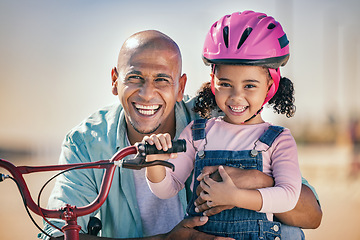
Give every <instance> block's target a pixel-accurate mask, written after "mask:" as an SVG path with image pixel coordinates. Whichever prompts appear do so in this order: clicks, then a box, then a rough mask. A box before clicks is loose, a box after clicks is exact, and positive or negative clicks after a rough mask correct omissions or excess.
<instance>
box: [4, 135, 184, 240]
mask: <svg viewBox="0 0 360 240" xmlns="http://www.w3.org/2000/svg"><path fill="white" fill-rule="evenodd" d="M172 146H173V147H172V148H170V149H168V151H163V150H157V149H156V147H155V145H149V144H147V143H140V144H138V145H137V146H129V147H126V148H123V149H121V150H119V151H118V152H116V153H115V154H114V155H113V156H112V157H111V159H109V160H99V161H96V162H89V163H75V164H66V165H47V166H15V165H14V164H12V163H11V162H9V161H7V160H4V159H1V158H0V167H2V168H4V169H6V170H7V171H9V173H10V174H11V175H12V176H10V175H5V174H2V173H0V182H2V181H4V180H6V179H11V180H13V181H14V182H15V183H16V185H17V187H18V189H19V191H20V195H21V197H22V199H23V203H24V205H25V209H26V211H27V213H28V215H29V217H30V218H31V220H32V221H33V223H34V224H35V225H36V227H37V228H38V229H39V230H40V231H42V232H43V233H44V234H46V235H48V234H47V233H45V232H44V231H43V230H42V229H41V228H40V227H39V226H38V225H37V224H36V222H35V221H34V219H33V218H32V216H31V214H30V212H29V210H28V209H30V210H31V211H32V212H34V213H35V214H37V215H39V216H41V217H42V218H43V219H44V220H45V221H46V222H48V223H49V224H51V223H50V222H49V221H48V220H47V219H46V218H58V219H62V220H65V225H64V226H63V227H62V228H61V229H60V228H58V227H56V226H54V225H52V224H51V225H52V226H53V227H55V228H57V229H59V230H60V231H62V232H63V233H64V240H79V234H80V229H81V227H80V226H79V225H78V224H77V218H78V217H81V216H84V215H87V214H90V213H92V212H94V211H96V210H97V209H98V208H100V207H101V205H102V204H103V203H104V202H105V200H106V198H107V195H108V193H109V191H110V187H111V184H112V179H113V176H114V172H115V168H116V167H123V168H130V169H134V170H140V169H142V168H144V167H149V166H154V165H163V166H166V167H169V168H172V169H173V170H174V165H173V164H171V163H169V162H166V161H161V160H155V161H151V162H146V161H145V159H146V156H147V155H150V154H163V153H175V152H185V151H186V143H185V140H183V139H180V140H177V141H173V142H172ZM131 154H136V155H135V157H134V158H131V159H126V160H124V157H126V156H128V155H131ZM84 168H98V169H105V171H104V175H103V179H102V183H101V189H100V191H99V194H98V196H97V197H96V199H95V200H94V201H93V202H91V203H90V204H88V205H86V206H82V207H76V206H71V205H70V204H66V206H65V207H62V208H60V209H57V210H54V209H45V208H42V207H40V196H41V193H42V191H43V189H44V188H45V186H46V185H47V184H48V183H49V182H50V181H51V180H53V179H54V178H55V177H57V176H59V175H60V174H63V173H65V172H67V171H71V170H75V169H84ZM45 171H61V172H59V173H58V174H55V175H54V176H53V177H51V178H50V179H49V180H48V181H47V182H46V183H45V184H44V185H43V187H42V188H41V190H40V191H39V194H38V199H37V200H38V201H37V204H36V203H35V202H34V200H33V199H32V197H31V195H30V191H29V189H28V187H27V184H26V182H25V180H24V178H23V175H24V174H30V173H36V172H45ZM96 234H97V232H96Z"/></svg>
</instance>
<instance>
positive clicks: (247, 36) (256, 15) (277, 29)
mask: <svg viewBox="0 0 360 240" xmlns="http://www.w3.org/2000/svg"><path fill="white" fill-rule="evenodd" d="M202 56H203V60H204V62H205V64H207V65H209V64H239V65H253V66H263V67H267V68H269V71H270V75H271V77H272V78H273V80H274V84H273V85H272V87H271V89H270V91H269V93H268V96H267V98H266V99H265V102H264V104H265V103H266V102H268V101H269V100H270V99H271V98H272V97H273V96H274V94H275V93H276V91H277V89H278V86H279V81H280V70H279V69H278V68H279V67H280V66H284V65H285V64H286V63H287V61H288V59H289V56H290V54H289V41H288V39H287V37H286V34H285V32H284V31H283V29H282V27H281V25H280V23H278V22H277V21H275V19H274V18H273V17H271V16H267V15H266V14H265V13H260V12H254V11H244V12H241V13H240V12H235V13H233V14H231V15H226V16H224V17H222V18H220V19H219V20H218V21H217V22H215V23H214V24H213V25H212V26H211V28H210V30H209V32H208V33H207V35H206V38H205V43H204V47H203V53H202ZM212 89H213V84H212ZM213 92H214V90H213Z"/></svg>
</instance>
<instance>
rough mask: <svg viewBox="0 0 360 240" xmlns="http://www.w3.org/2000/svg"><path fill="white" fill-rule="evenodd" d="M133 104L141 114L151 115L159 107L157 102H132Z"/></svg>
mask: <svg viewBox="0 0 360 240" xmlns="http://www.w3.org/2000/svg"><path fill="white" fill-rule="evenodd" d="M133 106H134V107H135V109H136V110H137V111H138V112H139V113H140V114H141V115H145V116H153V115H155V113H156V112H157V111H158V110H159V109H160V108H161V105H159V104H152V105H142V104H138V103H133Z"/></svg>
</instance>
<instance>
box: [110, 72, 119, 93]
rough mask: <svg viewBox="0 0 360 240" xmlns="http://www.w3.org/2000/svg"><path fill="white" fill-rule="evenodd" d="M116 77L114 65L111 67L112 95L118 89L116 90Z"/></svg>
mask: <svg viewBox="0 0 360 240" xmlns="http://www.w3.org/2000/svg"><path fill="white" fill-rule="evenodd" d="M117 79H118V73H117V70H116V67H113V68H112V69H111V86H112V87H111V91H112V93H113V94H114V95H118V91H117V81H116V80H117Z"/></svg>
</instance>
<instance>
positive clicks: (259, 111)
mask: <svg viewBox="0 0 360 240" xmlns="http://www.w3.org/2000/svg"><path fill="white" fill-rule="evenodd" d="M262 110H263V107H261V108H260V109H259V110H258V111H257V112H256V113H255V114H254V115H252V117H251V118H249V119H247V120H245V121H243V122H242V123H241V124H244V123H246V122H248V121H250V120H251V119H253V118H254V117H256V116H257V115H258V114H259V113H261V111H262Z"/></svg>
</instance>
